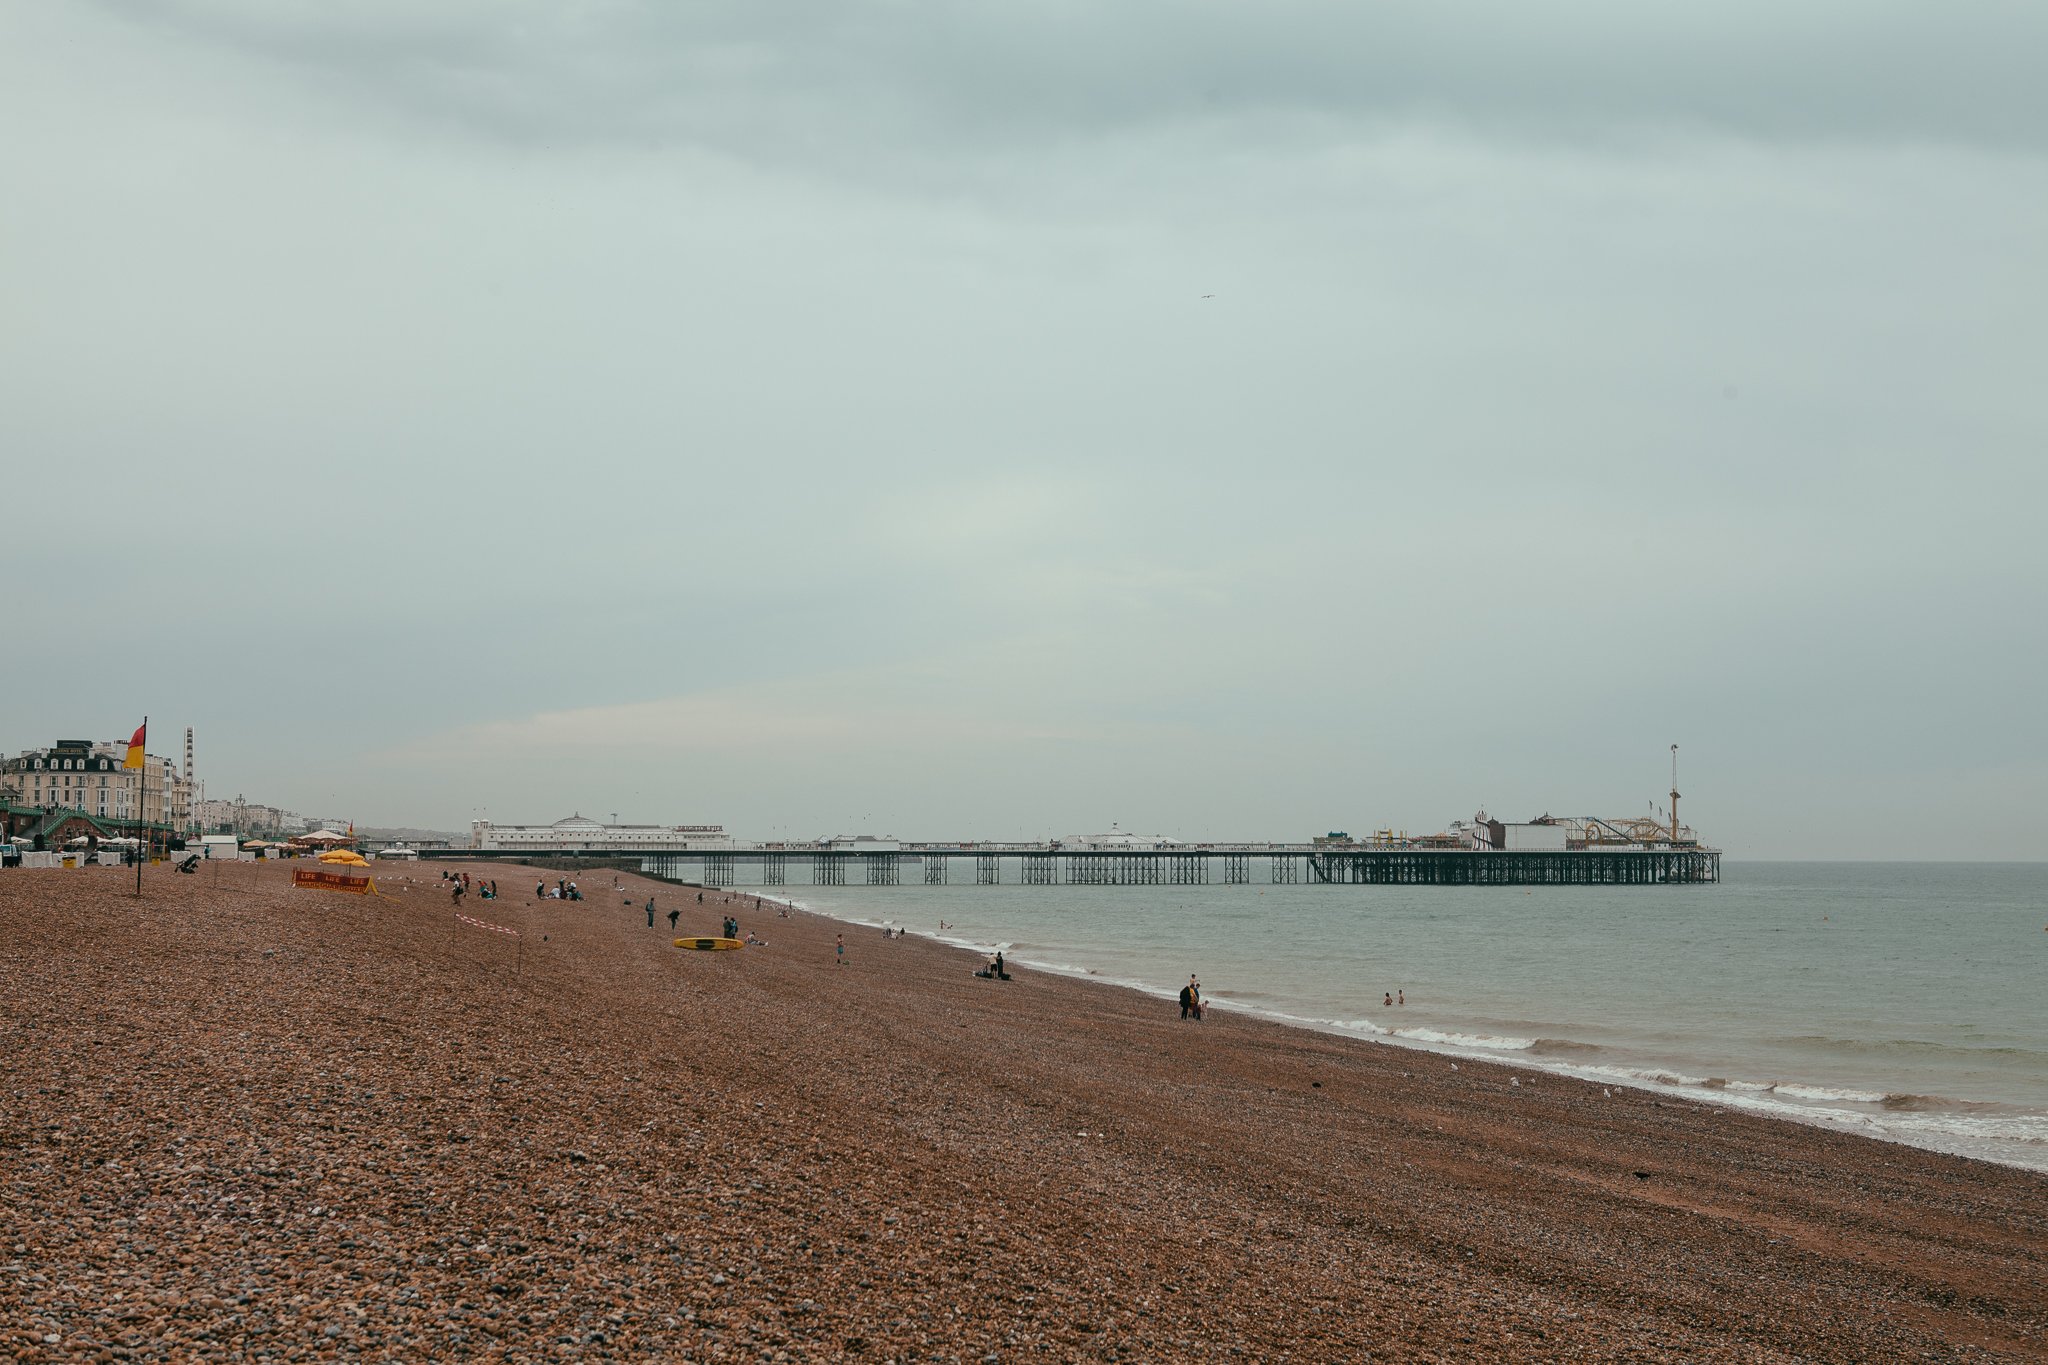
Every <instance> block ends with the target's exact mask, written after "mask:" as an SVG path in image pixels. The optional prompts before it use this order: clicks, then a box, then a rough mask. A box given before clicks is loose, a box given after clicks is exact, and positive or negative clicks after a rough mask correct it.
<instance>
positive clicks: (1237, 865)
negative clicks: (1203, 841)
mask: <svg viewBox="0 0 2048 1365" xmlns="http://www.w3.org/2000/svg"><path fill="white" fill-rule="evenodd" d="M1251 879H1252V860H1251V859H1250V858H1248V857H1246V856H1245V855H1244V854H1242V853H1226V854H1224V855H1223V882H1224V885H1226V886H1243V885H1244V884H1245V883H1246V882H1249V881H1250V880H1251Z"/></svg>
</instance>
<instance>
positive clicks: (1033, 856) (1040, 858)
mask: <svg viewBox="0 0 2048 1365" xmlns="http://www.w3.org/2000/svg"><path fill="white" fill-rule="evenodd" d="M1059 881H1060V860H1059V859H1058V857H1056V856H1055V855H1053V854H1050V853H1027V854H1025V855H1024V884H1025V885H1026V886H1058V885H1059Z"/></svg>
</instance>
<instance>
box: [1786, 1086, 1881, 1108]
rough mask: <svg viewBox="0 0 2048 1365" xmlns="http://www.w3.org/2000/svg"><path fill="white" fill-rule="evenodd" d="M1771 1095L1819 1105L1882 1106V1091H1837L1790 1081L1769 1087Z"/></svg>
mask: <svg viewBox="0 0 2048 1365" xmlns="http://www.w3.org/2000/svg"><path fill="white" fill-rule="evenodd" d="M1771 1093H1772V1094H1773V1095H1783V1096H1784V1097H1785V1098H1786V1099H1790V1100H1812V1101H1814V1102H1816V1103H1819V1104H1883V1103H1884V1101H1885V1096H1884V1094H1883V1092H1882V1091H1872V1090H1839V1089H1836V1088H1834V1087H1832V1086H1825V1085H1800V1084H1798V1083H1796V1082H1792V1081H1779V1082H1778V1083H1777V1084H1775V1085H1773V1086H1772V1087H1771Z"/></svg>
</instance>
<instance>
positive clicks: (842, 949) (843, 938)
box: [837, 934, 846, 967]
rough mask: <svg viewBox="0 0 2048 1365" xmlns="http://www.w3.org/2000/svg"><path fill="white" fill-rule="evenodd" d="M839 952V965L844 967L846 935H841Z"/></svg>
mask: <svg viewBox="0 0 2048 1365" xmlns="http://www.w3.org/2000/svg"><path fill="white" fill-rule="evenodd" d="M837 952H838V954H839V956H838V963H839V965H840V966H842V967H844V966H845V965H846V935H844V934H841V935H839V945H838V948H837Z"/></svg>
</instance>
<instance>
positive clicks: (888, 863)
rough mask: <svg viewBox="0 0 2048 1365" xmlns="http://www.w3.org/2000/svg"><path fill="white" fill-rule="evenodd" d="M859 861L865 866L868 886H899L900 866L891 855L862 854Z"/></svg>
mask: <svg viewBox="0 0 2048 1365" xmlns="http://www.w3.org/2000/svg"><path fill="white" fill-rule="evenodd" d="M860 860H861V861H862V862H863V863H866V864H867V874H868V885H869V886H901V885H902V884H903V881H902V865H901V864H900V863H898V862H897V860H896V855H895V854H893V853H863V854H861V855H860Z"/></svg>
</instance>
